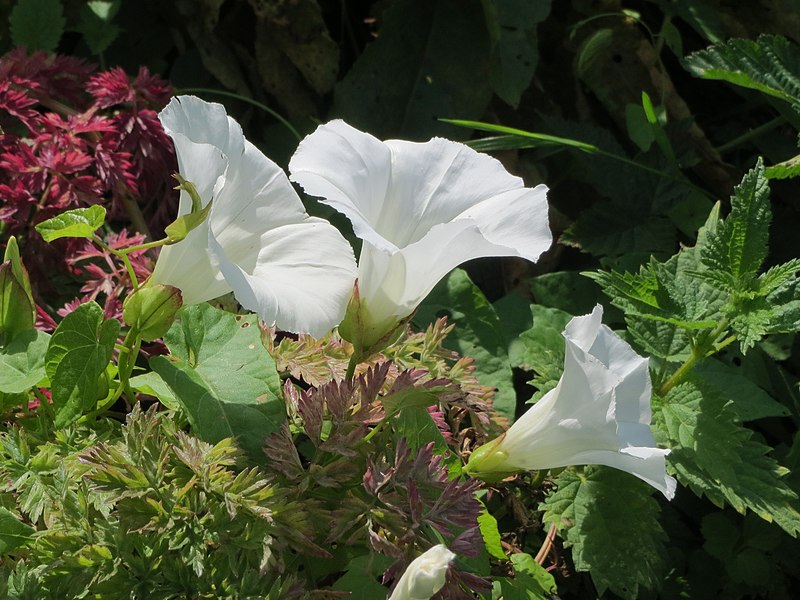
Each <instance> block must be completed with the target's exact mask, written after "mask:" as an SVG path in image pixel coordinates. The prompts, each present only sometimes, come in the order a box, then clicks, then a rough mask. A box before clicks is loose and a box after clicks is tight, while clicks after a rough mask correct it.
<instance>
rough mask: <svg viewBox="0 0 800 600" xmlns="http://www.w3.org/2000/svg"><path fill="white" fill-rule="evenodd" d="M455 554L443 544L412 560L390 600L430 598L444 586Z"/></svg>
mask: <svg viewBox="0 0 800 600" xmlns="http://www.w3.org/2000/svg"><path fill="white" fill-rule="evenodd" d="M455 556H456V555H455V554H454V553H452V552H450V550H448V549H447V547H446V546H444V545H443V544H438V545H437V546H434V547H433V548H431V549H430V550H427V551H426V552H424V553H423V554H421V555H420V556H418V557H417V558H415V559H414V560H413V561H411V564H410V565H408V568H407V569H406V571H405V573H403V576H402V577H400V581H398V582H397V585H396V586H395V588H394V591H393V592H392V595H391V596H389V600H428V599H429V598H430V597H431V596H433V595H434V594H435V593H436V592H438V591H439V590H441V589H442V587H444V580H445V576H446V575H447V568H448V567H449V566H450V563H451V562H452V560H453V559H454V558H455Z"/></svg>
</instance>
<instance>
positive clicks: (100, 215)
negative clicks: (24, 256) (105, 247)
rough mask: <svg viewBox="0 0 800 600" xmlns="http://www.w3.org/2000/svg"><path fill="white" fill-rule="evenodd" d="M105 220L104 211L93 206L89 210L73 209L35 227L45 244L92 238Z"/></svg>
mask: <svg viewBox="0 0 800 600" xmlns="http://www.w3.org/2000/svg"><path fill="white" fill-rule="evenodd" d="M105 219H106V209H105V208H103V207H102V206H100V205H99V204H95V205H93V206H90V207H89V208H75V209H73V210H68V211H66V212H63V213H61V214H60V215H57V216H55V217H53V218H52V219H47V220H46V221H42V222H41V223H39V224H38V225H36V231H38V232H39V233H40V234H41V236H42V237H43V238H44V241H45V242H52V241H53V240H57V239H59V238H63V237H77V238H88V237H92V234H94V232H95V231H97V229H99V228H100V227H101V226H102V225H103V223H104V222H105Z"/></svg>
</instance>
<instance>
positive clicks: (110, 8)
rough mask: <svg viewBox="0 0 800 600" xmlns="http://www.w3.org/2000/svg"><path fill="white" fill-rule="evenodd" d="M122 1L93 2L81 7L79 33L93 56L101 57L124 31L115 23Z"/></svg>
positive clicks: (100, 0) (105, 0)
mask: <svg viewBox="0 0 800 600" xmlns="http://www.w3.org/2000/svg"><path fill="white" fill-rule="evenodd" d="M121 5H122V0H113V1H111V0H91V1H89V2H87V3H86V4H85V5H84V6H82V7H81V11H80V20H79V21H78V31H80V32H81V33H82V34H83V40H84V41H85V42H86V45H87V46H89V50H90V51H91V52H92V54H95V55H99V54H102V53H103V52H105V51H106V49H107V48H108V47H109V46H110V45H111V44H112V43H113V42H114V40H116V39H117V37H118V36H119V34H120V32H121V31H122V30H121V29H120V28H119V27H118V26H117V25H116V24H115V23H114V22H113V19H114V16H115V15H116V14H117V12H118V11H119V8H120V6H121Z"/></svg>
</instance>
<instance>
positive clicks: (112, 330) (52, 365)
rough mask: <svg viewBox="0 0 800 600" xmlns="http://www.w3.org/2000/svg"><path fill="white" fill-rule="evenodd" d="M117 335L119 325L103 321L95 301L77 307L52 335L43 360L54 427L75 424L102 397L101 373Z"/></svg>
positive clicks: (101, 310)
mask: <svg viewBox="0 0 800 600" xmlns="http://www.w3.org/2000/svg"><path fill="white" fill-rule="evenodd" d="M118 335H119V322H118V321H116V320H113V319H111V320H108V321H106V320H104V319H103V309H102V308H100V306H99V305H98V304H97V303H96V302H87V303H86V304H81V305H80V306H79V307H78V308H76V309H75V310H74V311H72V312H71V313H70V314H68V315H67V316H66V317H64V319H63V320H62V321H61V323H59V325H58V327H57V328H56V330H55V331H54V332H53V336H52V337H51V338H50V345H49V346H48V347H47V353H46V354H45V359H44V360H45V370H46V371H47V376H48V377H49V378H50V385H51V389H52V396H53V408H54V409H55V411H56V419H55V424H56V426H57V427H63V426H64V425H67V424H68V423H71V422H73V421H75V420H76V419H77V418H78V417H80V416H81V415H82V414H83V413H84V412H86V411H89V410H91V409H92V408H94V405H95V402H96V401H97V400H99V399H100V396H101V395H104V394H103V391H104V387H105V385H104V378H105V377H106V374H105V371H106V367H107V366H108V363H109V361H110V360H111V353H112V352H113V350H114V344H115V343H116V341H117V336H118Z"/></svg>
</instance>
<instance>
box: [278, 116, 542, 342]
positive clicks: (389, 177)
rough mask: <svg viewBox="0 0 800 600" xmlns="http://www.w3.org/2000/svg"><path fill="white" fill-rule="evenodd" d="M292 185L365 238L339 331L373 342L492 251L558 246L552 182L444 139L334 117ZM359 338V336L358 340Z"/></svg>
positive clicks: (530, 255) (302, 157)
mask: <svg viewBox="0 0 800 600" xmlns="http://www.w3.org/2000/svg"><path fill="white" fill-rule="evenodd" d="M289 171H290V173H291V178H292V180H293V181H296V182H297V183H299V184H300V185H301V186H302V187H303V189H304V190H305V191H306V193H308V194H310V195H312V196H318V197H321V198H322V202H324V203H326V204H329V205H330V206H332V207H333V208H335V209H336V210H338V211H339V212H341V213H343V214H344V215H345V216H347V217H348V218H349V219H350V221H351V222H352V224H353V230H354V232H355V234H356V235H357V236H358V237H360V238H361V239H362V240H363V241H364V243H363V246H362V249H361V255H360V257H359V262H358V287H357V294H356V295H355V296H354V301H352V302H351V305H350V307H349V308H348V314H347V317H346V318H345V323H343V324H342V326H341V327H340V332H342V334H343V335H345V337H348V335H347V333H348V332H351V331H354V330H355V333H352V334H351V335H350V336H349V337H348V339H350V340H351V341H353V342H354V343H356V346H360V347H361V348H364V349H366V348H369V347H370V346H372V345H374V344H375V343H376V342H378V341H379V340H381V338H382V337H384V336H386V335H387V334H390V333H391V332H392V330H393V329H394V328H396V327H397V325H398V324H399V323H400V322H402V321H403V319H405V318H406V317H408V316H409V315H411V313H413V312H414V310H415V309H416V307H417V306H418V305H419V304H420V302H422V300H423V299H424V298H425V296H427V295H428V293H429V292H430V291H431V289H433V287H434V286H435V285H436V283H438V281H439V280H440V279H441V278H442V277H444V276H445V275H446V274H447V273H448V272H449V271H451V270H452V269H453V268H454V267H456V266H458V265H460V264H461V263H463V262H465V261H467V260H471V259H473V258H479V257H484V256H519V257H522V258H526V259H528V260H531V261H535V260H537V259H538V258H539V256H540V255H541V254H542V252H544V251H545V250H547V248H549V247H550V244H551V243H552V235H551V233H550V230H549V228H548V224H547V200H546V195H547V188H546V187H545V186H543V185H539V186H537V187H535V188H532V189H531V188H526V187H524V185H523V182H522V180H521V179H520V178H519V177H514V176H512V175H510V174H509V173H508V172H507V171H506V170H505V168H504V167H503V165H501V164H500V162H498V161H497V160H495V159H494V158H492V157H490V156H487V155H485V154H480V153H478V152H475V151H474V150H472V149H470V148H468V147H467V146H465V145H464V144H459V143H456V142H451V141H448V140H444V139H439V138H435V139H432V140H430V141H429V142H426V143H424V144H420V143H413V142H407V141H401V140H389V141H386V142H381V141H379V140H378V139H376V138H374V137H372V136H371V135H369V134H367V133H363V132H361V131H359V130H357V129H354V128H353V127H351V126H349V125H347V124H346V123H344V122H343V121H332V122H330V123H328V124H326V125H322V126H320V127H319V128H317V130H316V131H315V132H314V133H312V134H311V135H309V136H308V137H307V138H305V139H304V140H303V141H302V142H301V143H300V146H299V147H298V149H297V152H296V153H295V155H294V157H293V158H292V160H291V162H290V163H289ZM353 338H357V339H353Z"/></svg>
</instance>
